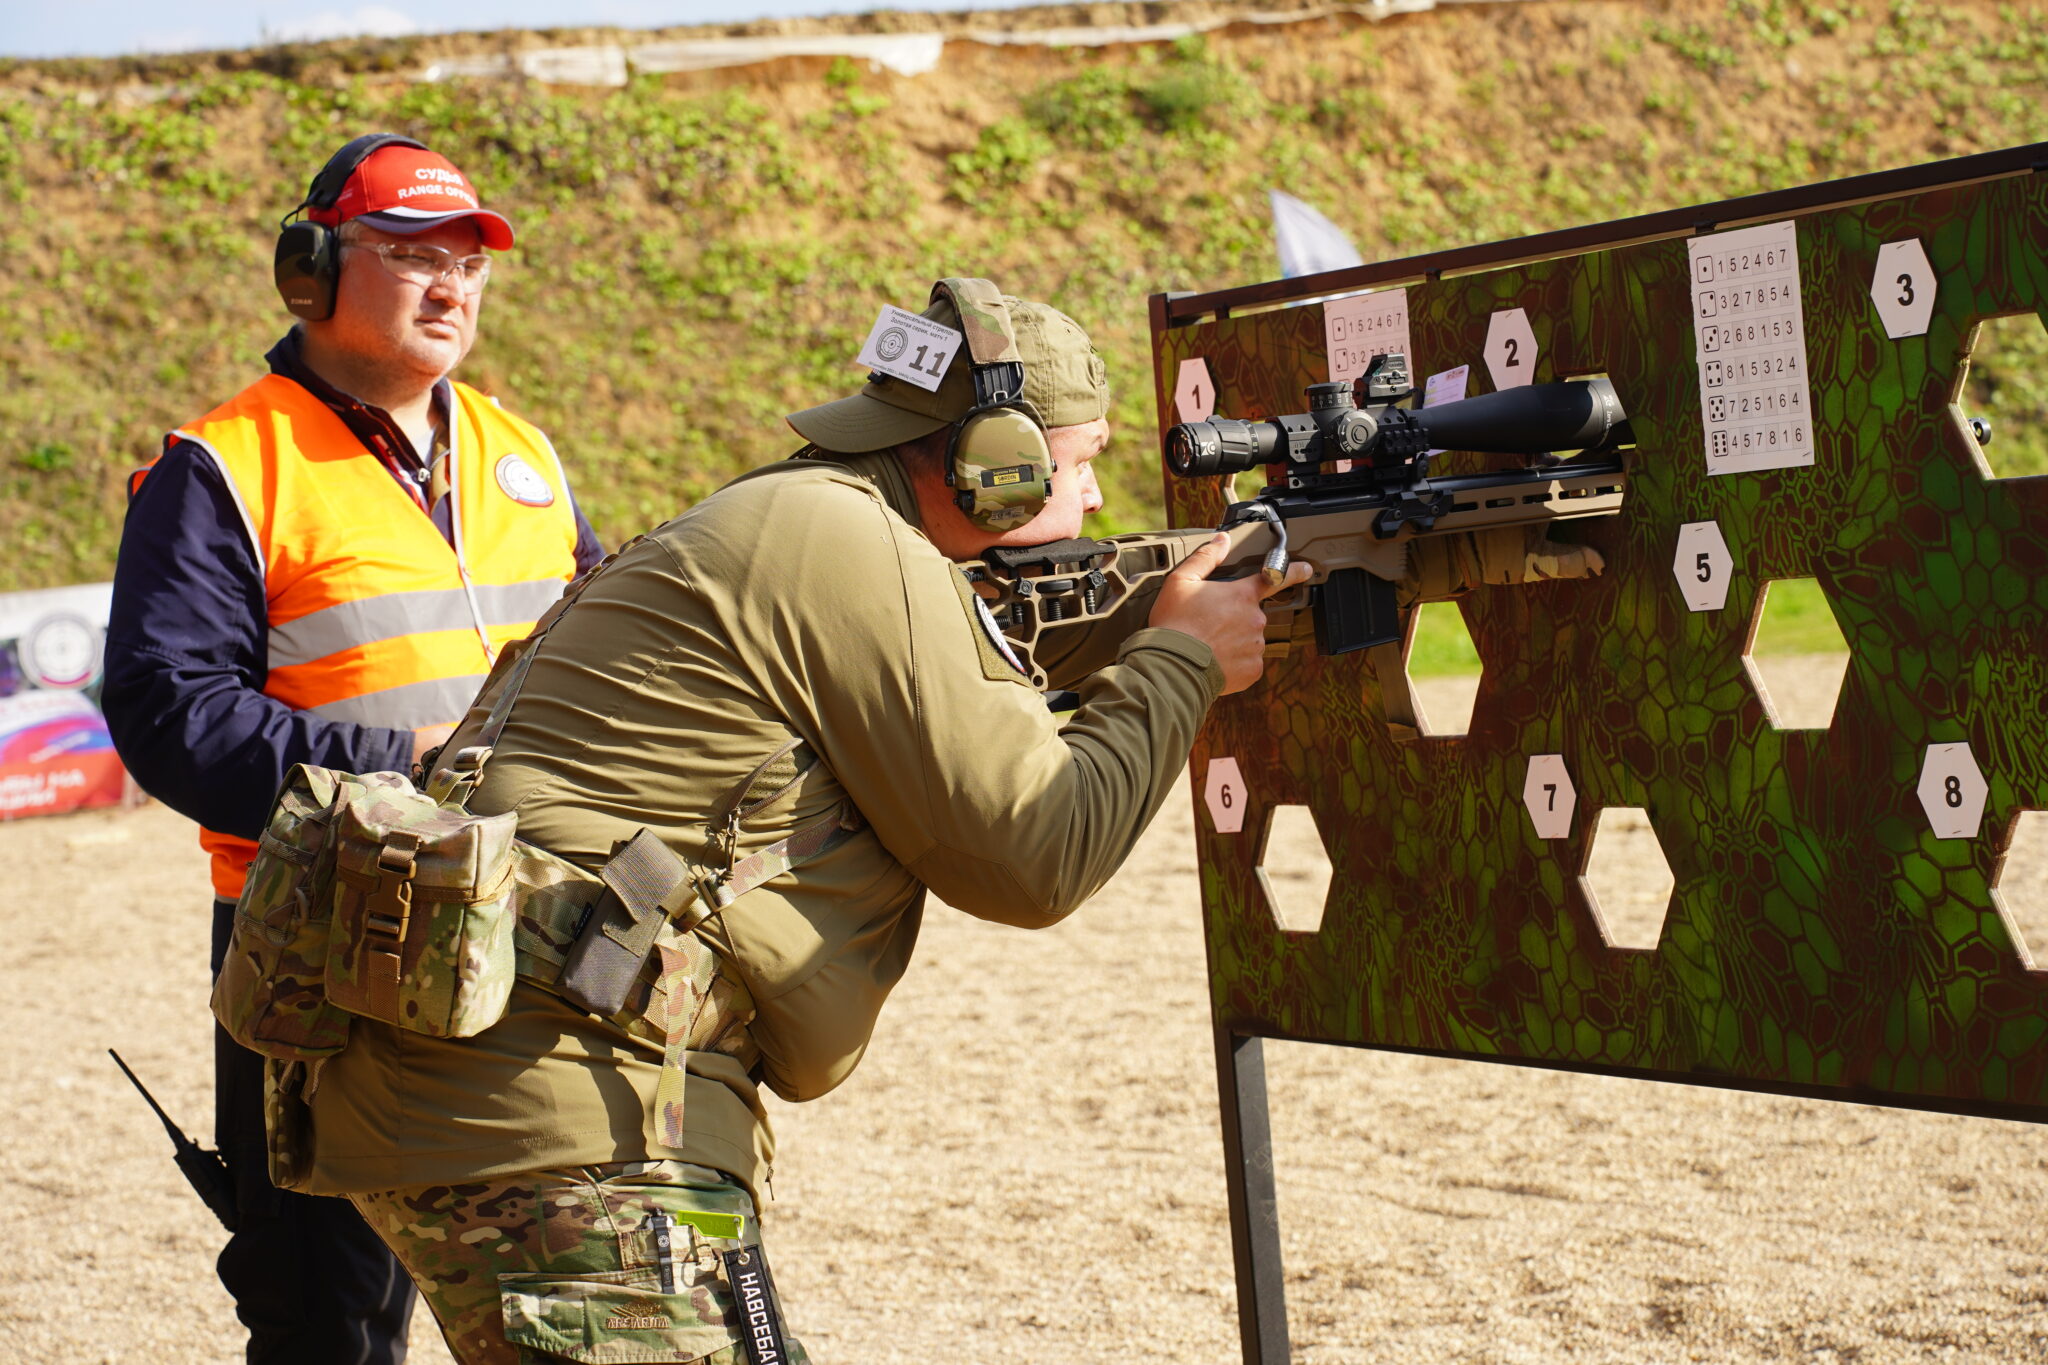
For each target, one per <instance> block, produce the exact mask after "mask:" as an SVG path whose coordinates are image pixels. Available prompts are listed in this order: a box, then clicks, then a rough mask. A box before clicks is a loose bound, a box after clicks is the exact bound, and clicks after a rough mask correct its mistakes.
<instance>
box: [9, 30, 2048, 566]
mask: <svg viewBox="0 0 2048 1365" xmlns="http://www.w3.org/2000/svg"><path fill="white" fill-rule="evenodd" d="M2044 20H2048V13H2044V10H2043V9H2042V5H2041V0H2028V2H2027V3H2025V4H2021V5H1996V4H1991V3H1985V2H1984V0H1966V2H1965V3H1959V4H1950V5H1944V6H1940V7H1937V6H1935V5H1932V4H1928V3H1918V2H1917V0H1894V3H1890V4H1885V3H1882V0H1867V2H1866V3H1863V4H1858V5H1848V6H1842V7H1836V6H1832V5H1829V4H1824V3H1809V2H1805V0H1733V2H1732V3H1729V2H1727V0H1666V2H1663V3H1633V2H1622V0H1573V2H1570V3H1556V4H1550V3H1532V4H1525V5H1517V6H1514V7H1512V8H1493V7H1476V8H1474V9H1469V10H1467V9H1458V10H1447V11H1442V12H1437V13H1431V14H1425V15H1417V16H1413V17H1410V18H1405V19H1397V20H1390V21H1387V22H1385V23H1382V24H1379V25H1362V24H1358V23H1355V22H1352V21H1345V20H1325V21H1318V22H1314V23H1309V24H1301V25H1293V26H1287V27H1273V28H1259V29H1239V30H1229V31H1225V32H1223V33H1220V34H1218V35H1215V36H1212V38H1211V39H1210V40H1208V41H1206V42H1204V41H1195V40H1189V41H1184V42H1181V43H1179V44H1175V45H1172V46H1148V47H1136V48H1118V49H1111V50H1108V51H1106V52H1101V51H1081V50H1071V51H1066V50H1032V49H1014V48H1013V49H1000V48H978V47H975V46H973V45H971V44H958V45H954V46H953V47H950V48H949V49H948V56H947V59H946V63H945V65H943V66H942V67H941V68H940V70H938V71H937V72H934V73H932V74H929V75H926V76H923V77H919V78H916V79H914V80H899V79H895V78H891V77H885V76H878V75H874V74H872V73H868V72H866V71H865V70H864V69H862V68H857V67H856V66H854V65H853V64H851V63H847V62H835V63H832V64H830V65H829V66H827V65H826V64H824V63H820V62H809V63H805V62H796V63H784V64H782V65H780V66H778V67H776V68H773V70H772V72H769V73H766V74H764V73H758V72H757V73H755V74H753V75H751V76H750V75H747V74H745V73H742V74H739V75H732V74H723V75H718V76H715V77H713V76H696V77H689V78H680V77H679V78H672V79H669V80H660V79H653V78H640V79H637V80H636V81H635V82H634V83H633V84H631V85H629V86H627V87H626V88H624V89H621V90H617V91H610V92H596V91H570V90H549V89H547V88H545V87H539V86H528V85H519V84H514V83H511V82H494V83H477V84H446V85H423V84H415V83H411V82H408V81H406V80H404V79H402V78H400V77H398V76H395V75H393V74H392V73H391V72H390V71H389V70H388V66H389V63H380V62H371V61H367V60H366V61H365V62H363V63H362V64H361V65H362V67H363V68H364V69H360V70H357V71H355V72H354V73H353V74H346V75H344V77H343V78H341V79H330V78H328V77H327V76H326V75H325V74H323V75H322V76H321V77H320V78H317V79H316V78H314V77H311V76H297V75H294V76H280V75H275V74H266V73H264V72H262V71H256V70H237V71H233V72H227V73H215V74H210V75H209V74H207V73H206V71H205V70H204V69H201V70H200V71H198V72H197V73H193V72H190V71H187V72H185V73H184V76H183V78H182V79H181V82H180V84H179V85H177V86H176V87H175V89H174V93H172V94H171V95H170V97H168V98H161V99H156V100H154V101H151V102H139V101H134V100H129V99H124V98H123V97H122V93H121V91H119V90H98V89H93V88H90V87H89V86H88V85H87V84H84V83H83V82H84V81H85V80H87V79H89V74H90V70H91V68H90V67H89V66H85V65H82V64H80V63H66V64H63V65H62V66H61V67H59V66H50V67H48V68H38V67H36V66H34V65H32V64H30V65H15V66H12V67H10V68H9V69H7V70H5V71H0V82H4V83H0V203H5V205H6V206H7V211H6V212H5V213H4V215H0V262H4V268H0V366H4V373H5V375H6V383H5V385H4V388H0V485H4V501H0V535H4V537H5V539H6V543H7V545H8V547H9V551H10V552H9V554H8V555H7V557H6V560H5V562H4V563H0V588H11V587H29V586H38V585H43V584H51V583H60V582H68V581H76V580H80V579H88V578H96V577H103V576H105V575H106V574H107V572H108V571H109V569H110V567H111V563H112V556H113V551H114V546H115V543H116V540H117V537H118V533H119V524H120V509H121V491H120V489H121V476H122V475H123V474H124V473H125V472H126V471H127V470H128V469H130V468H132V467H133V466H134V465H136V464H138V463H140V462H141V461H142V460H144V459H146V458H148V457H149V455H150V454H151V453H152V452H153V451H154V449H155V448H156V445H157V442H158V440H159V439H160V433H161V432H162V431H163V430H165V429H166V428H167V427H169V426H171V425H173V424H175V423H176V422H178V421H180V420H184V419H187V418H190V417H193V416H196V415H197V414H198V413H200V412H202V411H204V410H205V409H206V408H208V407H209V406H211V405H212V404H213V403H215V402H218V401H220V400H222V399H224V398H226V397H227V396H228V395H230V394H231V393H232V392H234V391H235V390H236V389H237V388H239V387H240V386H241V385H242V384H244V383H245V382H247V380H248V379H249V378H251V377H253V376H254V375H255V374H256V373H257V372H258V371H259V370H260V365H261V361H260V356H261V353H262V352H263V350H264V349H265V348H266V347H267V346H268V345H269V343H270V342H271V341H272V340H273V339H274V338H275V336H276V335H277V334H278V333H280V332H281V331H282V329H283V325H284V322H285V321H286V320H287V319H286V318H285V315H284V314H283V313H282V311H281V309H280V308H279V307H278V306H277V303H276V299H275V296H274V294H273V293H272V291H271V289H270V287H269V284H268V275H269V251H270V245H271V242H272V240H273V233H274V225H275V223H276V221H277V219H278V217H279V216H280V215H282V214H283V212H284V211H285V210H286V209H287V208H289V207H290V205H291V204H292V203H293V202H294V201H295V200H296V198H297V194H298V191H299V188H300V187H301V186H303V185H304V183H305V181H306V180H307V179H308V178H309V177H310V175H311V173H312V171H313V170H314V169H315V167H316V166H317V165H318V164H319V162H320V161H321V160H322V159H323V158H324V157H325V156H326V154H327V153H328V152H329V151H330V150H331V149H332V148H334V147H335V146H337V145H339V144H340V143H341V142H343V141H344V140H346V139H347V138H348V137H350V136H353V135H355V134H356V133H359V132H362V131H366V130H370V129H389V130H392V131H398V132H404V133H409V134H411V135H413V136H416V137H419V138H421V139H422V140H424V141H427V142H429V143H430V144H432V145H433V146H435V147H436V148H437V149H439V150H442V151H444V152H446V153H447V154H448V155H449V156H451V157H452V158H453V159H454V160H455V161H456V162H457V163H458V164H460V165H462V166H463V167H464V168H465V169H466V170H468V171H469V172H470V173H471V175H472V176H473V177H474V178H475V179H476V180H477V181H478V183H479V184H480V186H481V187H482V188H483V189H484V191H485V194H486V196H487V197H488V199H489V200H490V201H491V202H492V203H493V205H494V206H496V207H500V208H503V209H504V210H506V211H507V212H508V213H509V214H510V215H511V216H512V218H513V219H514V221H515V222H516V223H517V224H518V226H519V229H520V234H521V244H522V245H521V249H520V250H519V251H517V252H514V253H511V254H510V256H509V259H508V260H506V261H505V262H504V268H503V269H501V270H500V271H499V272H498V273H496V274H495V275H494V276H493V279H492V284H491V291H490V296H489V303H488V307H487V310H486V316H485V321H484V329H483V332H484V339H483V342H482V344H481V345H480V346H479V348H478V351H477V354H476V355H475V356H474V357H472V359H471V361H470V362H469V364H468V366H467V367H466V369H465V377H467V378H469V379H470V380H471V381H472V382H476V383H478V384H480V385H481V386H483V387H485V388H487V389H490V390H493V391H496V392H500V393H502V394H504V395H505V396H506V398H507V401H508V402H509V403H510V404H511V405H513V406H514V407H516V408H517V409H518V410H519V411H521V412H522V413H524V414H526V415H528V416H530V417H532V418H533V419H535V420H536V421H538V422H540V423H541V424H542V425H543V426H545V427H546V428H548V429H549V430H550V431H551V432H552V433H553V434H554V436H555V437H556V442H557V444H558V446H559V447H560V448H561V450H562V453H563V455H564V457H565V459H566V460H567V461H568V462H569V464H570V466H571V470H572V476H573V477H574V478H575V479H576V481H577V484H578V490H579V495H580V496H581V498H582V499H583V501H584V503H585V505H586V506H587V508H588V509H589V511H590V513H591V516H592V518H593V520H595V522H596V523H597V525H598V527H599V528H600V530H601V531H602V532H603V533H604V534H605V535H606V536H607V537H608V538H609V539H612V540H614V541H616V540H617V539H620V538H622V537H624V536H627V535H630V534H632V533H634V532H635V531H637V530H640V529H642V528H644V527H646V526H647V525H649V524H651V523H654V522H657V521H659V520H661V519H663V518H665V517H667V516H668V515H670V514H671V513H673V512H674V511H675V510H676V509H677V508H678V507H679V506H681V505H683V504H685V503H687V502H688V501H689V500H691V499H693V498H696V497H699V496H701V495H702V494H703V493H705V492H706V491H708V490H709V489H711V488H713V487H716V486H717V485H718V484H719V483H720V482H722V481H723V480H724V479H726V478H727V477H729V476H730V475H732V474H733V473H735V472H737V471H739V470H742V469H745V468H747V467H750V466H752V465H755V464H758V463H760V462H762V461H764V460H768V459H772V458H775V457H776V456H778V455H781V454H784V453H786V452H787V451H788V450H789V449H790V448H792V447H793V445H794V444H795V442H794V440H793V438H792V437H791V436H790V434H789V433H788V432H787V430H786V428H784V427H783V426H782V424H781V422H780V415H781V414H782V413H783V412H786V411H789V410H791V409H793V408H796V407H799V406H803V405H807V404H810V403H814V402H817V401H820V400H822V399H824V398H827V397H830V396H833V395H835V394H837V393H841V392H845V391H847V390H848V389H849V388H851V387H852V386H853V385H854V384H855V383H856V382H857V381H858V380H859V378H860V374H859V371H858V370H857V369H855V368H854V366H853V365H852V357H853V355H854V353H855V351H856V350H857V348H858V345H859V342H860V338H861V337H862V335H864V333H865V331H866V328H867V326H868V324H869V323H870V322H871V321H872V319H873V317H874V311H875V308H876V306H877V305H878V304H880V303H881V302H884V301H892V302H897V303H901V304H904V305H907V306H912V307H915V306H917V305H918V304H920V303H921V301H922V298H923V294H924V290H925V289H926V288H927V287H928V285H929V282H930V281H931V280H932V279H933V278H935V277H937V276H940V275H944V274H953V273H970V272H972V273H985V274H988V275H991V276H992V277H994V278H995V279H997V280H998V281H1000V282H1001V283H1003V284H1004V285H1005V287H1007V288H1009V289H1011V290H1013V291H1015V292H1019V293H1026V294H1034V295H1037V296H1040V297H1044V298H1049V299H1053V300H1055V301H1057V302H1059V303H1060V304H1061V305H1062V306H1064V307H1066V308H1067V309H1068V310H1069V311H1070V312H1072V313H1074V314H1075V315H1076V316H1077V317H1079V318H1080V319H1081V320H1082V321H1083V322H1084V323H1085V324H1086V325H1088V326H1089V327H1090V329H1091V330H1092V331H1093V332H1094V333H1095V334H1096V336H1097V339H1098V342H1099V343H1100V344H1101V346H1102V349H1103V350H1104V352H1105V353H1106V355H1107V356H1108V359H1109V363H1110V367H1111V375H1112V380H1113V382H1114V384H1115V386H1116V391H1117V408H1116V412H1115V414H1114V417H1115V419H1116V420H1117V422H1118V424H1119V425H1120V427H1121V428H1122V429H1123V431H1124V433H1125V435H1126V443H1125V445H1124V449H1125V451H1126V452H1129V456H1130V457H1129V458H1126V459H1125V460H1123V461H1120V462H1119V461H1114V460H1112V461H1106V462H1105V464H1106V465H1109V466H1110V468H1109V469H1107V470H1106V471H1105V472H1106V473H1107V474H1108V478H1107V480H1106V481H1107V482H1108V483H1109V484H1110V490H1109V491H1110V495H1111V498H1112V508H1111V512H1110V513H1109V514H1107V515H1105V516H1104V517H1103V518H1101V519H1100V524H1099V525H1098V527H1097V529H1098V530H1099V531H1110V530H1121V529H1133V528H1136V527H1140V526H1143V525H1146V524H1149V523H1152V522H1153V521H1154V520H1155V519H1156V517H1157V516H1158V510H1157V508H1158V490H1157V486H1156V481H1157V474H1156V469H1155V467H1154V465H1153V464H1152V462H1151V460H1150V458H1149V447H1150V442H1149V439H1148V436H1147V433H1148V432H1149V430H1150V424H1151V421H1152V390H1151V384H1150V380H1149V376H1148V365H1149V347H1148V343H1147V340H1146V333H1145V325H1146V324H1145V299H1146V296H1147V295H1148V294H1150V293H1152V292H1155V291H1159V290H1168V289H1200V288H1216V287H1221V286H1225V285H1230V284H1238V283H1246V282H1250V281H1255V280H1259V279H1264V278H1269V277H1271V276H1272V275H1273V274H1274V273H1276V272H1275V264H1274V258H1273V255H1272V250H1271V246H1270V242H1269V233H1268V225H1267V220H1266V205H1265V195H1264V191H1265V190H1266V189H1267V188H1268V187H1272V186H1279V187H1284V188H1286V189H1288V190H1290V191H1292V192H1294V193H1297V194H1300V195H1302V196H1303V197H1305V198H1307V199H1309V200H1310V201H1311V202H1313V203H1315V204H1317V205H1318V206H1319V207H1321V208H1322V209H1324V211H1325V212H1327V213H1328V214H1329V215H1330V216H1331V217H1332V218H1334V219H1335V220H1336V221H1337V222H1339V223H1340V224H1342V225H1343V226H1344V227H1346V228H1347V229H1348V230H1349V231H1350V232H1351V233H1352V234H1353V236H1354V239H1355V240H1356V241H1357V242H1358V244H1359V247H1360V249H1361V250H1362V251H1364V252H1365V253H1366V255H1367V256H1368V257H1369V258H1370V257H1375V256H1387V255H1397V254H1403V255H1405V254H1409V253H1413V252H1416V251H1422V250H1427V249H1431V248H1436V247H1442V246H1448V245H1453V244H1457V243H1464V242H1472V241H1481V240H1488V239H1494V238H1502V237H1513V236H1519V235H1523V234H1526V233H1530V232H1536V231H1541V230H1545V229H1549V228H1555V227H1561V226H1566V225H1569V224H1572V223H1578V222H1585V221H1592V220H1598V219H1606V218H1613V217H1618V216H1624V215H1627V214H1632V213H1638V212H1646V211H1649V210H1652V209H1657V208H1663V207H1668V206H1672V205H1677V204H1684V203H1690V202H1699V201H1704V200H1712V199H1718V198H1722V197H1725V196H1728V195H1733V194H1741V193H1747V192H1751V191H1755V190H1760V189H1765V188H1772V187H1777V186H1783V185H1790V184H1796V183H1801V182H1805V181H1811V180H1817V179H1825V178H1829V177H1833V176H1840V175H1848V174H1853V173H1856V172H1861V171H1865V170H1871V169H1876V168H1880V167H1884V166H1891V165H1902V164H1908V163H1912V162H1916V161H1922V160H1927V159H1930V158H1933V157H1939V156H1949V155H1958V154H1962V153H1966V152H1972V151H1978V150H1984V149H1988V148H1992V147H2000V146H2007V145H2012V144H2016V143H2022V142H2029V141H2037V140H2042V139H2044V138H2048V102H2044V100H2043V95H2044V93H2048V22H2044ZM377 67H383V68H386V69H372V68H377ZM117 69H125V68H119V67H117V66H116V65H115V64H109V66H108V71H109V73H110V75H111V73H112V72H114V71H115V70H117ZM278 69H297V68H288V67H285V66H283V65H279V68H278ZM305 69H308V70H310V69H311V67H310V65H308V66H307V67H306V68H305ZM771 75H772V77H773V78H774V83H772V84H770V83H765V82H767V81H768V79H769V77H770V76H771ZM2040 359H2041V357H2039V356H2038V355H2037V356H2034V357H2033V358H2032V362H2031V363H2035V364H2038V362H2039V360H2040ZM1999 365H2000V362H1998V361H1997V360H1996V359H1995V358H1993V357H1989V356H1984V355H1980V357H1979V359H1978V361H1977V363H1976V365H1975V366H1974V367H1973V371H1972V379H1973V382H1975V383H1978V384H1984V385H2000V384H2002V385H2004V386H2005V389H2006V391H2007V392H2008V393H2015V392H2018V391H2019V389H2020V386H2022V385H2023V384H2024V383H2030V382H2038V381H2037V379H2036V376H2035V375H2031V374H2030V375H2022V376H2010V375H2008V376H2004V377H2001V371H2000V368H1999ZM2035 392H2036V393H2037V394H2038V392H2039V390H2038V389H2036V390H2035ZM2022 425H2024V424H2022ZM2012 428H2013V424H2012V423H2011V422H2007V423H2006V424H2004V425H2003V426H2002V427H2001V429H2000V430H1999V432H1998V448H1999V454H2001V455H2005V456H2008V457H2010V458H2014V459H2017V458H2021V456H2019V455H2018V454H2015V452H2018V451H2021V450H2023V449H2024V447H2025V441H2024V439H2023V436H2022V433H2021V432H2018V431H2015V430H2013V429H2012ZM2035 458H2041V457H2039V456H2036V457H2035ZM2041 468H2042V469H2044V470H2048V458H2043V459H2042V464H2041ZM2000 472H2017V470H2015V469H2013V468H2011V467H2010V466H2009V465H2004V466H2002V467H2001V470H2000Z"/></svg>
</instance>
